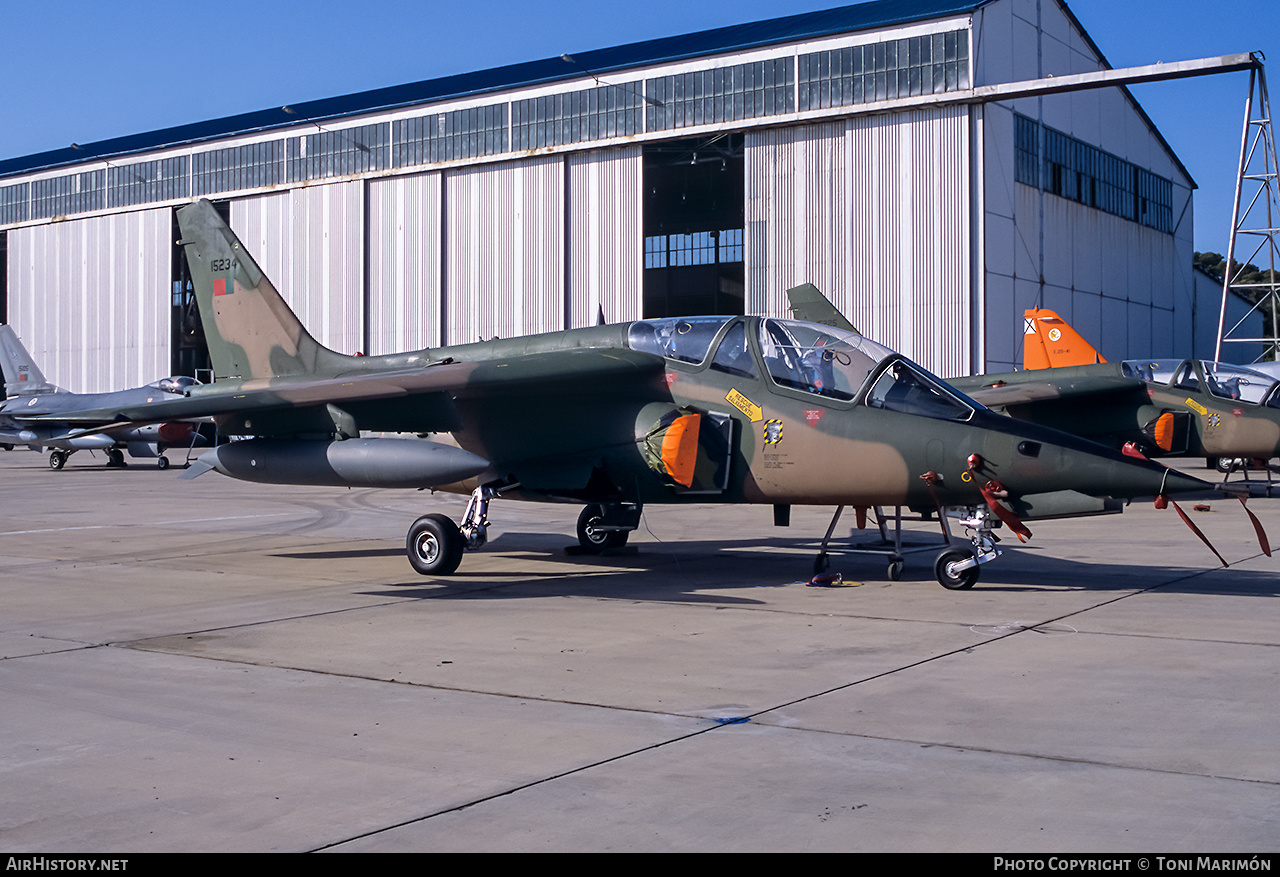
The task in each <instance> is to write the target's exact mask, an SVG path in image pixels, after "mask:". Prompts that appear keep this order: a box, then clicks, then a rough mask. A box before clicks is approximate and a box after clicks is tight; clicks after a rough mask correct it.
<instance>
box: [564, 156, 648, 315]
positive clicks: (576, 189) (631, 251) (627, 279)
mask: <svg viewBox="0 0 1280 877" xmlns="http://www.w3.org/2000/svg"><path fill="white" fill-rule="evenodd" d="M643 185H644V181H643V162H642V160H641V149H640V147H639V146H627V147H623V148H621V149H598V150H593V151H591V152H584V153H581V154H579V155H574V156H572V157H571V158H570V159H569V194H568V202H569V213H568V217H569V328H577V327H580V326H591V325H594V324H595V322H596V317H597V315H598V313H599V309H600V308H603V309H604V315H605V319H606V320H607V321H608V322H610V323H621V322H625V321H627V320H638V319H640V311H641V307H642V303H643V297H644V294H643V289H644V253H643V241H642V235H641V229H642V228H643V227H644V225H643V215H642V214H643V205H644V191H643Z"/></svg>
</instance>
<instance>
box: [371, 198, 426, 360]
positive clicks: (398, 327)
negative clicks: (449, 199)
mask: <svg viewBox="0 0 1280 877" xmlns="http://www.w3.org/2000/svg"><path fill="white" fill-rule="evenodd" d="M442 179H443V178H442V175H441V174H439V173H430V174H421V175H418V176H412V177H392V178H389V179H381V180H372V181H370V183H369V350H368V351H366V352H367V353H370V354H379V353H399V352H401V351H405V350H419V349H421V348H423V347H435V346H438V345H439V344H441V343H442V339H441V332H440V311H441V299H442V290H443V288H444V281H443V275H442V273H441V272H442V269H443V259H442V258H441V255H442V251H443V245H444V240H443V238H442V236H441V211H442V209H443V205H442V203H441V193H442V190H443V186H442Z"/></svg>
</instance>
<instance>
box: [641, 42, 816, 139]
mask: <svg viewBox="0 0 1280 877" xmlns="http://www.w3.org/2000/svg"><path fill="white" fill-rule="evenodd" d="M794 81H795V59H794V58H774V59H771V60H768V61H756V62H755V63H752V64H736V65H734V66H732V67H717V68H715V69H713V70H691V71H689V72H688V73H680V74H676V75H674V76H660V77H658V78H656V79H650V80H647V81H646V82H645V92H644V93H645V95H646V96H647V97H648V98H649V99H651V100H652V101H654V104H651V105H650V106H649V113H648V120H647V122H646V130H648V131H670V130H673V129H676V128H687V127H689V126H690V125H710V124H712V123H717V122H734V121H738V120H740V119H756V118H760V117H761V116H774V115H778V114H779V113H790V112H794V111H795V89H794V87H793V83H794Z"/></svg>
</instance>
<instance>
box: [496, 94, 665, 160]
mask: <svg viewBox="0 0 1280 877" xmlns="http://www.w3.org/2000/svg"><path fill="white" fill-rule="evenodd" d="M639 85H640V84H639V83H638V82H633V83H627V82H623V83H619V84H617V85H602V86H600V87H599V88H588V89H585V90H583V91H571V92H567V93H562V94H548V95H543V96H542V97H534V98H529V99H528V100H521V101H515V102H513V103H512V104H511V140H512V146H513V148H515V149H541V148H542V147H544V146H559V145H560V144H562V143H581V142H582V141H584V140H604V139H607V138H611V137H629V136H632V135H635V134H639V133H641V130H642V129H641V120H640V105H641V103H642V101H643V98H642V97H641V93H640V90H639Z"/></svg>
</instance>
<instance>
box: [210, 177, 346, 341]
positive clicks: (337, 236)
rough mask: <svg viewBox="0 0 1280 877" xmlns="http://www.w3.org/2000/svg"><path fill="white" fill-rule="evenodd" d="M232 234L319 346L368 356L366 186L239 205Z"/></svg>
mask: <svg viewBox="0 0 1280 877" xmlns="http://www.w3.org/2000/svg"><path fill="white" fill-rule="evenodd" d="M231 227H232V228H233V229H235V232H236V234H237V235H238V236H239V237H240V239H241V240H242V241H243V242H244V244H245V246H246V247H248V249H249V252H250V253H252V254H253V256H254V258H255V259H256V260H257V262H258V264H259V265H260V266H261V268H262V270H263V271H265V272H266V273H267V276H268V277H270V278H271V280H272V282H274V283H275V286H276V289H277V290H278V291H279V292H280V295H281V296H283V298H284V300H285V301H286V302H288V304H289V307H291V308H293V310H294V313H296V314H297V315H298V319H300V320H302V324H303V325H304V326H306V328H307V331H308V332H309V333H310V334H311V336H312V337H313V338H315V339H316V340H317V341H319V342H320V343H321V344H323V345H324V346H326V347H329V348H332V349H334V350H336V351H338V352H339V353H355V352H357V351H362V352H363V350H364V227H365V221H364V183H362V182H349V183H331V184H328V185H323V186H308V187H306V188H301V189H293V190H291V191H289V192H284V193H281V194H272V195H259V196H256V197H252V198H245V199H243V200H239V201H234V202H232V205H231Z"/></svg>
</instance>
